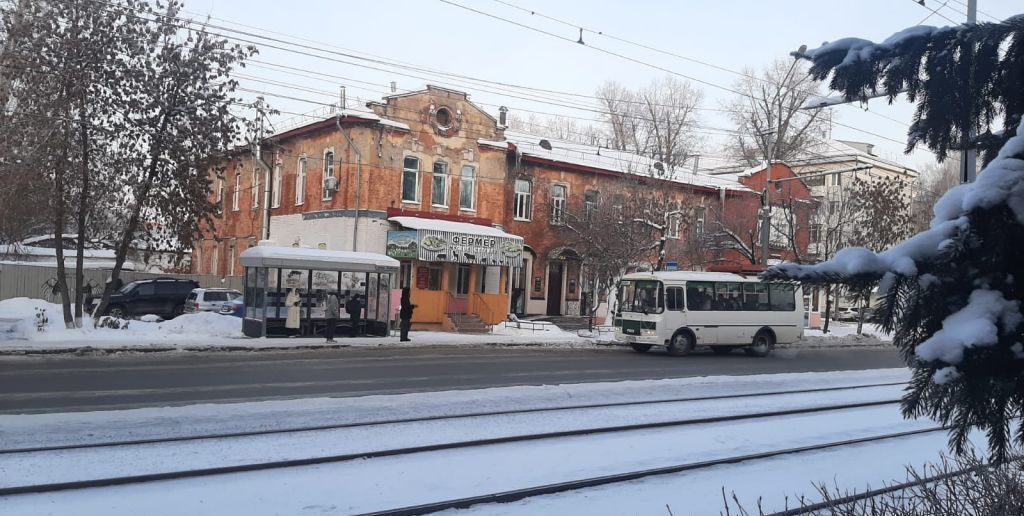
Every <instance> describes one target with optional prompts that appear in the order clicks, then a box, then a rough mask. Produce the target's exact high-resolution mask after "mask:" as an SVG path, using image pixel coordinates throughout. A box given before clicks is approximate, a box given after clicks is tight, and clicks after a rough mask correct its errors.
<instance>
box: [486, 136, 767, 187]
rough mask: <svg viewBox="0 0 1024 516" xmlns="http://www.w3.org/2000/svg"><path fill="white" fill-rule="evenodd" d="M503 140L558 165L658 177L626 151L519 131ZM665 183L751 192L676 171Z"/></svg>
mask: <svg viewBox="0 0 1024 516" xmlns="http://www.w3.org/2000/svg"><path fill="white" fill-rule="evenodd" d="M505 138H506V139H507V140H508V141H509V142H511V143H513V144H515V145H516V147H517V148H518V149H519V152H520V153H522V154H523V155H524V156H534V157H538V158H544V159H548V160H551V161H557V162H560V163H569V164H573V165H583V166H587V167H593V168H598V169H602V170H607V171H610V172H618V173H621V174H636V175H643V176H652V177H657V174H659V172H658V171H657V170H656V169H655V163H658V161H657V160H655V159H652V158H648V157H646V156H641V155H639V154H634V153H631V152H626V151H618V150H613V149H608V148H605V147H598V146H595V145H586V144H582V143H575V142H570V141H565V140H559V139H553V138H547V137H544V136H537V135H533V134H529V133H524V132H519V131H505ZM541 140H547V141H548V142H550V143H551V149H550V150H548V149H545V148H543V147H541V146H540V141H541ZM669 172H670V173H669V174H668V175H667V177H665V178H664V179H666V180H669V181H673V182H676V183H682V184H688V185H696V186H703V187H708V188H725V189H727V190H738V191H748V192H749V191H751V190H750V189H749V188H747V187H746V186H744V185H742V184H740V183H738V182H736V181H733V180H731V179H725V178H720V177H714V176H711V175H710V174H705V173H702V172H697V173H694V172H692V171H690V170H688V169H687V170H681V169H677V170H674V171H669Z"/></svg>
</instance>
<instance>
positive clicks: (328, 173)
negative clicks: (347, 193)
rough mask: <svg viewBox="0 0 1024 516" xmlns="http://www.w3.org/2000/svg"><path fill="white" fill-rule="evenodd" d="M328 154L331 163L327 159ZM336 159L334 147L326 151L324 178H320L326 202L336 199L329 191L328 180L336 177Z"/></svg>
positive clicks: (321, 189) (321, 190)
mask: <svg viewBox="0 0 1024 516" xmlns="http://www.w3.org/2000/svg"><path fill="white" fill-rule="evenodd" d="M328 154H329V155H330V156H331V159H330V160H329V161H328V159H327V155H328ZM335 157H336V155H335V154H334V147H331V148H329V149H324V156H323V162H324V168H323V177H321V178H320V192H321V194H322V195H323V200H325V201H330V200H331V199H334V194H333V193H331V191H330V190H328V189H327V178H329V177H334V167H335Z"/></svg>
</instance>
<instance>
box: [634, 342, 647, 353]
mask: <svg viewBox="0 0 1024 516" xmlns="http://www.w3.org/2000/svg"><path fill="white" fill-rule="evenodd" d="M630 347H632V348H633V351H636V352H637V353H647V352H648V351H650V350H651V345H650V344H637V343H633V344H630Z"/></svg>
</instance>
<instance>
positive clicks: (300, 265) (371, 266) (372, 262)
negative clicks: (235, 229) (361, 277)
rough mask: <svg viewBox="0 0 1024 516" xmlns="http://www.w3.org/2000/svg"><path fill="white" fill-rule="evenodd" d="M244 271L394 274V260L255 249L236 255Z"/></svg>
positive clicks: (370, 255) (315, 251)
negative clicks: (297, 270)
mask: <svg viewBox="0 0 1024 516" xmlns="http://www.w3.org/2000/svg"><path fill="white" fill-rule="evenodd" d="M238 258H239V260H241V262H242V265H244V266H246V267H281V268H288V269H314V270H323V271H351V272H395V271H397V270H398V265H399V264H398V260H395V259H394V258H391V257H388V256H385V255H383V254H378V253H365V252H355V251H327V250H324V249H310V248H306V247H281V246H272V245H258V246H256V247H250V248H248V249H246V250H245V251H242V254H241V255H239V257H238Z"/></svg>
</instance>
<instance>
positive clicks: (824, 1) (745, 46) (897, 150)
mask: <svg viewBox="0 0 1024 516" xmlns="http://www.w3.org/2000/svg"><path fill="white" fill-rule="evenodd" d="M452 1H453V2H456V3H461V4H463V5H466V6H469V7H472V8H475V9H478V10H481V11H486V12H488V13H491V14H494V15H498V16H502V17H505V18H508V19H511V20H515V21H517V22H520V23H524V24H527V25H531V26H534V27H537V28H540V29H543V30H546V31H550V32H554V33H557V34H559V35H562V36H564V37H568V38H572V39H573V40H575V39H576V38H577V37H578V35H579V33H578V31H577V30H576V29H573V28H571V27H567V26H565V25H561V24H559V23H557V22H553V21H550V20H546V19H544V18H541V17H539V16H531V15H530V14H528V13H526V12H523V11H520V10H516V9H514V8H512V7H509V6H507V5H503V4H502V3H500V2H498V1H495V0H452ZM506 1H507V2H508V3H511V4H514V5H518V6H521V7H525V8H528V9H534V10H536V11H537V12H539V13H541V14H544V15H548V16H552V17H555V18H559V19H562V20H565V21H569V22H571V23H573V24H576V25H581V26H583V27H585V28H588V29H593V30H599V31H604V32H606V33H608V34H611V35H614V36H617V37H619V38H623V39H628V40H631V41H635V42H638V43H643V44H646V45H648V46H651V47H655V48H658V49H662V50H666V51H670V52H673V53H677V54H680V55H683V56H687V57H692V58H694V59H699V60H701V61H705V62H709V63H713V64H715V65H718V66H721V67H724V68H729V69H732V70H741V69H742V68H744V67H760V66H763V65H764V64H765V63H768V62H770V61H771V60H772V59H774V58H776V57H779V56H786V55H787V54H788V53H789V52H790V51H792V50H795V49H796V48H798V47H799V46H800V45H801V44H806V45H808V47H809V48H814V47H816V46H818V45H819V44H821V43H822V42H824V41H831V40H835V39H838V38H841V37H846V36H857V37H862V38H867V39H872V40H875V41H878V40H881V39H884V38H885V37H887V36H889V35H890V34H892V33H893V32H896V31H898V30H901V29H903V28H906V27H908V26H912V25H915V24H917V23H919V22H920V21H921V20H922V19H923V18H924V17H925V16H927V15H928V14H929V13H930V11H929V10H928V9H926V8H924V7H922V6H920V5H918V3H917V2H916V0H859V1H855V2H854V1H834V0H817V1H812V0H785V1H782V0H778V1H767V0H766V1H753V0H722V1H704V2H695V1H689V2H687V1H662V0H635V1H632V2H612V1H607V0H589V1H585V0H559V1H548V2H541V1H540V0H506ZM961 1H962V2H963V4H966V0H949V1H948V2H947V1H946V0H927V1H926V4H927V5H928V6H930V7H932V8H939V6H941V5H943V3H946V8H944V9H941V10H940V11H939V12H940V13H942V14H944V15H945V16H947V17H949V18H951V19H953V20H956V21H958V22H959V21H960V20H962V19H964V12H965V11H966V7H964V5H962V4H961V3H960V2H961ZM979 8H980V9H981V11H983V12H984V13H988V14H991V15H994V16H996V17H998V18H1000V19H1002V18H1005V17H1007V16H1010V15H1013V14H1018V13H1019V12H1021V11H1024V9H1021V7H1020V3H1019V1H1018V2H1013V1H1010V0H979ZM186 10H187V11H189V12H190V13H193V14H198V15H200V16H196V18H201V16H205V15H210V16H213V17H216V18H222V19H226V20H230V21H232V22H237V23H242V24H246V25H251V26H255V27H260V28H264V29H267V30H271V31H275V32H280V33H283V34H287V35H289V36H292V37H298V38H305V39H309V40H315V41H316V42H319V43H323V44H327V45H331V46H332V47H327V46H325V45H321V44H316V43H308V42H307V43H306V44H309V45H311V46H315V47H320V48H327V49H330V50H335V51H338V52H348V51H354V52H350V53H358V54H359V55H361V56H364V57H365V56H366V55H367V54H374V55H377V56H380V57H382V58H384V59H386V60H388V61H402V62H405V63H409V64H413V65H416V66H418V67H422V68H428V69H430V70H437V71H444V72H450V73H455V74H460V75H465V76H471V77H478V78H482V79H486V80H492V81H502V82H506V83H511V84H517V85H525V86H531V87H535V88H545V89H550V90H558V91H569V92H576V93H581V94H586V95H590V94H593V92H594V90H595V88H596V87H597V86H598V85H600V84H601V83H602V82H604V81H606V80H610V79H614V80H617V81H619V82H622V83H625V84H627V85H630V86H641V85H644V84H647V83H649V82H650V81H652V80H654V79H656V78H659V77H663V76H665V75H667V74H666V73H665V72H663V71H659V70H656V69H653V68H650V67H646V66H642V65H639V64H635V63H632V62H629V61H626V60H624V59H621V58H617V57H614V56H610V55H606V54H603V53H601V52H597V51H595V50H593V49H590V48H585V47H584V46H582V45H577V44H575V43H570V42H566V41H562V40H558V39H555V38H552V37H550V36H546V35H543V34H539V33H536V32H533V31H530V30H527V29H524V28H521V27H517V26H514V25H512V24H509V23H505V22H502V21H498V20H494V19H491V18H488V17H485V16H482V15H479V14H475V13H471V12H469V11H466V10H463V9H460V8H457V7H454V6H452V5H448V4H445V3H442V2H441V1H440V0H390V1H387V2H381V1H362V0H347V1H328V0H294V1H292V2H280V1H270V0H244V1H243V0H190V1H188V2H187V4H186ZM979 20H981V21H990V20H991V18H989V17H988V16H986V15H985V14H979ZM212 23H215V24H217V23H222V22H221V21H219V20H213V21H212ZM926 24H928V25H948V24H950V22H949V21H947V20H945V19H943V18H941V17H939V16H937V15H933V16H931V18H930V19H929V20H928V21H927V22H926ZM237 28H239V29H241V30H251V29H245V28H243V27H237ZM254 32H261V31H254ZM264 34H266V35H268V36H274V37H282V38H283V39H291V38H285V37H283V36H277V35H273V34H269V33H264ZM584 40H585V41H586V42H587V43H588V44H589V45H591V46H595V47H600V48H603V49H607V50H610V51H614V52H617V53H621V54H625V55H628V56H630V57H633V58H636V59H639V60H643V61H646V62H649V63H652V64H655V65H657V66H660V67H663V68H667V69H670V70H672V71H674V72H677V73H680V74H685V75H688V76H691V77H694V78H697V79H700V80H703V81H707V82H709V83H714V84H718V85H722V86H731V85H732V84H733V83H734V82H735V80H736V79H737V76H736V75H735V74H731V73H729V72H724V71H721V70H717V69H714V68H711V67H707V66H704V65H701V64H697V63H693V62H690V61H686V60H682V59H678V58H675V57H671V56H666V55H662V54H658V53H655V52H652V51H648V50H644V49H640V48H636V47H633V46H630V45H626V44H623V43H619V42H617V41H614V40H611V39H609V38H607V37H603V36H600V35H596V34H590V33H584ZM341 48H343V49H348V51H346V50H340V49H341ZM332 57H333V58H336V59H341V60H346V61H352V62H355V63H360V64H363V65H366V66H374V67H378V68H384V69H386V70H387V71H377V70H370V69H367V68H364V67H359V66H354V65H351V64H344V63H339V62H332V61H325V60H321V59H317V58H313V57H307V56H302V55H296V54H294V53H290V52H284V51H280V50H275V49H271V48H265V47H263V48H261V53H260V55H259V56H258V57H257V58H256V59H257V60H259V61H265V62H269V63H275V64H282V65H287V66H292V67H296V68H300V69H304V70H314V71H318V72H322V73H326V74H331V75H337V76H342V77H347V78H349V79H355V80H361V81H368V82H373V83H379V84H382V85H386V84H389V83H390V82H391V81H396V82H397V83H398V87H399V88H400V89H404V90H408V89H418V88H422V87H423V85H424V84H425V83H427V82H430V83H434V84H439V85H449V86H450V87H456V88H461V89H464V90H466V91H468V92H469V93H470V94H471V98H472V99H473V100H475V101H477V102H478V103H481V104H483V106H482V107H484V108H485V109H487V110H488V111H490V112H492V113H494V114H496V113H497V108H496V107H495V106H496V105H507V106H509V107H510V109H511V110H512V111H513V112H519V113H520V114H522V115H523V116H527V115H528V114H529V113H526V112H525V111H524V110H534V111H543V112H553V113H560V114H565V115H572V116H578V117H583V118H595V119H596V118H598V117H599V115H598V114H596V113H593V112H587V111H581V110H574V109H569V108H566V107H561V106H555V105H551V104H548V103H538V102H534V101H528V100H523V99H518V98H512V97H510V96H508V95H509V93H510V92H508V91H505V92H501V91H495V92H493V93H489V92H486V91H483V90H496V88H502V87H497V86H493V85H492V86H485V85H479V86H478V87H473V86H472V85H469V84H467V83H466V81H464V80H462V79H454V78H450V77H449V78H443V77H439V76H437V75H434V74H426V73H422V72H416V71H410V70H396V69H393V68H390V67H387V66H381V65H378V64H373V63H370V62H366V61H359V60H353V59H351V58H346V57H343V56H339V55H333V56H332ZM243 73H244V74H247V75H251V76H254V77H260V78H264V79H270V80H275V81H283V82H287V83H292V84H296V85H302V86H304V87H306V88H312V89H316V90H323V91H325V92H336V91H337V87H338V85H339V84H342V83H344V84H345V85H346V87H347V88H348V95H349V97H350V98H351V97H354V96H358V97H359V98H360V99H362V100H364V101H365V100H370V99H378V98H379V97H381V96H382V95H386V94H387V88H386V87H382V86H370V85H365V84H359V83H356V82H354V81H351V80H341V79H336V80H332V79H328V80H317V79H312V78H307V77H301V76H297V75H294V74H291V73H286V72H283V71H280V70H269V69H266V68H261V67H260V65H258V64H257V65H255V66H253V67H250V68H248V69H247V70H246V71H245V72H243ZM400 73H406V74H410V75H419V76H422V77H424V78H426V79H423V78H412V77H408V76H403V75H400ZM321 79H324V78H321ZM241 82H242V83H243V85H244V86H246V87H250V88H252V89H259V90H264V91H268V92H274V93H279V94H285V95H289V96H293V97H299V98H303V99H308V100H314V101H320V102H325V103H330V102H334V101H335V99H334V98H332V97H329V96H326V95H321V94H317V93H314V92H309V91H301V90H298V89H295V88H292V87H288V86H275V85H267V84H261V83H258V82H252V81H250V80H248V79H241ZM694 85H695V86H697V87H699V88H700V89H702V90H703V91H704V94H705V100H704V106H706V107H711V108H716V107H720V105H721V103H723V102H725V101H727V100H728V99H729V98H730V96H731V95H733V94H731V93H728V92H725V91H722V90H720V89H718V88H715V87H712V86H707V85H703V84H699V83H694ZM502 89H504V88H502ZM521 93H522V92H520V93H511V94H513V95H516V94H521ZM246 95H247V96H251V95H249V94H246ZM267 98H268V100H269V101H270V102H271V103H272V105H274V106H275V107H277V108H279V109H281V110H282V111H291V112H308V111H311V110H313V109H316V108H317V106H316V105H315V104H310V103H304V102H299V101H293V100H287V99H282V98H276V97H272V96H268V97H267ZM572 102H575V103H589V102H590V101H588V100H586V99H579V98H577V99H574V100H572ZM556 103H558V104H565V103H566V101H565V100H564V97H562V98H560V99H559V100H558V101H556ZM870 108H871V110H872V111H877V112H878V113H880V114H882V115H885V116H887V117H891V118H895V119H897V120H901V121H903V122H909V121H910V115H911V107H910V106H909V105H907V104H905V103H903V104H901V105H895V106H888V105H886V103H885V101H884V100H875V101H872V102H871V105H870ZM287 116H288V115H282V117H281V118H286V117H287ZM835 119H836V120H837V121H839V122H841V123H844V124H848V125H850V126H854V127H857V128H860V129H864V130H867V131H871V132H873V133H877V134H879V135H882V136H885V137H888V138H892V139H895V140H899V141H903V140H904V139H905V133H906V126H905V125H902V124H900V123H897V122H893V121H890V120H887V119H885V118H883V117H881V116H877V115H874V114H872V113H866V112H864V111H863V110H861V109H859V108H857V107H852V106H848V107H840V108H837V109H836V111H835ZM702 123H703V124H704V125H707V126H710V127H724V128H727V127H730V125H729V122H728V120H726V119H725V118H724V117H723V115H722V114H721V113H717V112H714V111H706V112H704V113H703V115H702ZM833 136H834V137H836V138H839V139H851V140H859V141H868V142H871V143H875V144H876V145H877V150H878V152H880V153H881V154H883V155H887V154H888V155H892V156H895V155H896V154H902V145H901V144H898V143H896V142H893V141H889V140H886V139H883V138H879V137H876V136H871V135H867V134H864V133H861V132H858V131H855V130H853V129H848V128H844V127H836V128H835V130H834V132H833ZM709 138H711V141H712V142H714V141H717V137H715V136H709ZM900 159H901V160H902V161H904V162H905V163H906V164H908V165H912V166H919V165H922V164H924V163H926V162H927V161H929V160H930V159H931V156H930V155H929V154H927V153H922V152H917V153H915V154H914V155H913V156H911V157H906V158H904V157H902V156H901V158H900Z"/></svg>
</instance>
